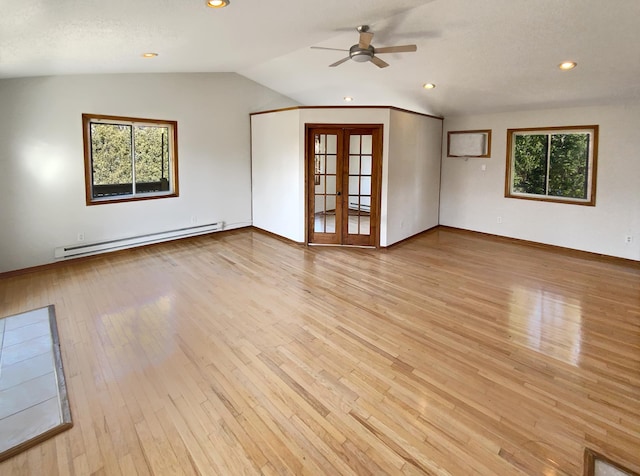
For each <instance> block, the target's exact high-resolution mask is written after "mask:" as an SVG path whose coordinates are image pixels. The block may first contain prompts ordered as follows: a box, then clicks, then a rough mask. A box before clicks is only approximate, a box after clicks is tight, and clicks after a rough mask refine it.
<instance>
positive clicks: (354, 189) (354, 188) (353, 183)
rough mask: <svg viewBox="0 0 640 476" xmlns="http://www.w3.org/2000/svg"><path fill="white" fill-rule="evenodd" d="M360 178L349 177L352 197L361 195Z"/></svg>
mask: <svg viewBox="0 0 640 476" xmlns="http://www.w3.org/2000/svg"><path fill="white" fill-rule="evenodd" d="M359 182H360V181H359V180H358V176H357V175H356V176H355V177H354V176H349V194H350V195H359V194H360V190H359V188H358V185H359Z"/></svg>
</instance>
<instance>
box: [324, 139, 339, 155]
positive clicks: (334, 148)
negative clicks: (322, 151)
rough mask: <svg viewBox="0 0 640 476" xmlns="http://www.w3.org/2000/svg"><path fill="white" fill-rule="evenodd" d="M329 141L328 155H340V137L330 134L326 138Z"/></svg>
mask: <svg viewBox="0 0 640 476" xmlns="http://www.w3.org/2000/svg"><path fill="white" fill-rule="evenodd" d="M326 138H327V139H326V140H327V154H337V153H338V136H336V135H335V134H328V135H327V136H326Z"/></svg>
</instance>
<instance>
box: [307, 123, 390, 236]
mask: <svg viewBox="0 0 640 476" xmlns="http://www.w3.org/2000/svg"><path fill="white" fill-rule="evenodd" d="M313 129H329V130H338V129H340V130H345V129H346V130H353V129H372V130H373V131H374V134H373V137H372V142H373V143H372V147H373V150H372V152H373V156H372V157H376V156H377V157H379V160H378V161H377V163H375V161H372V179H371V190H372V200H371V204H372V208H374V205H375V215H374V214H373V213H371V214H370V227H371V228H370V230H371V235H372V236H373V243H374V244H373V246H374V247H375V248H380V219H381V215H382V210H381V207H382V161H383V160H384V157H383V155H382V154H383V151H384V148H383V143H384V124H335V123H305V125H304V142H305V143H304V151H305V154H304V197H305V217H304V218H305V228H304V229H305V237H304V238H305V244H306V245H309V244H310V243H309V238H310V236H311V226H312V225H311V219H310V218H311V216H312V213H313V211H314V209H315V203H311V199H312V194H310V193H309V188H310V181H311V180H313V175H314V174H313V173H312V170H311V167H312V166H314V165H315V161H314V156H315V151H314V150H312V149H311V147H312V146H313V144H314V142H313V141H312V140H309V139H310V137H309V136H310V134H311V130H313ZM375 132H377V134H376V133H375ZM376 135H377V136H378V140H377V141H376V140H375V136H376ZM344 147H345V148H346V150H343V151H342V153H343V155H344V153H345V152H346V157H348V156H349V154H348V151H349V149H348V145H347V144H344ZM346 162H347V165H346V167H348V160H347V161H346ZM374 168H375V169H374ZM343 176H344V174H343ZM374 190H375V199H373V198H374V197H373V191H374ZM341 196H342V197H343V198H344V194H342V195H341ZM341 241H342V240H341ZM337 246H341V245H337ZM342 246H349V245H342ZM352 246H353V245H352ZM356 246H357V245H356Z"/></svg>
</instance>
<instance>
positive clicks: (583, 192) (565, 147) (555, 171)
mask: <svg viewBox="0 0 640 476" xmlns="http://www.w3.org/2000/svg"><path fill="white" fill-rule="evenodd" d="M549 169H550V170H549V195H553V196H555V197H571V198H582V199H586V198H587V189H588V173H589V134H584V133H583V134H554V135H552V136H551V161H550V167H549Z"/></svg>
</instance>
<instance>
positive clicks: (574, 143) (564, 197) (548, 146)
mask: <svg viewBox="0 0 640 476" xmlns="http://www.w3.org/2000/svg"><path fill="white" fill-rule="evenodd" d="M597 135H598V126H579V127H575V126H570V127H563V128H548V129H510V130H509V131H508V133H507V141H508V144H509V147H508V151H509V154H508V157H507V185H506V196H507V197H511V198H526V199H535V200H549V201H556V202H566V203H578V204H585V205H595V179H596V176H595V172H596V155H597V154H596V147H597Z"/></svg>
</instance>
